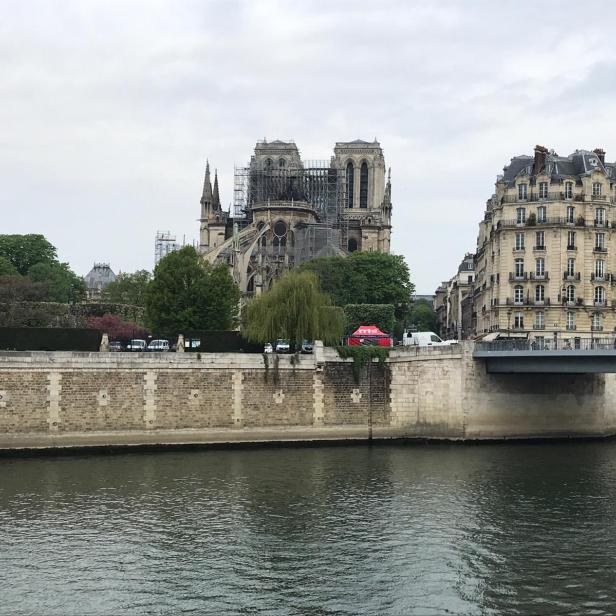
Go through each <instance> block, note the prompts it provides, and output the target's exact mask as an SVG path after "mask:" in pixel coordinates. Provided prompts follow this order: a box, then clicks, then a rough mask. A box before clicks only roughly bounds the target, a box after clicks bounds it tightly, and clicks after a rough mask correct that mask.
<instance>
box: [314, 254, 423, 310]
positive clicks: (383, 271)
mask: <svg viewBox="0 0 616 616" xmlns="http://www.w3.org/2000/svg"><path fill="white" fill-rule="evenodd" d="M302 269H303V270H308V271H313V272H315V273H316V274H317V276H318V277H319V280H320V283H321V289H322V290H323V292H325V293H327V294H329V295H330V296H331V298H332V301H333V302H334V304H336V305H337V306H346V305H347V304H393V306H394V310H395V315H396V318H397V319H402V318H403V317H404V315H406V313H407V312H408V309H409V305H410V300H411V294H412V293H413V291H414V289H415V286H414V285H413V283H412V282H411V281H410V277H409V270H408V267H407V265H406V263H405V261H404V257H402V256H399V255H392V254H387V253H383V252H354V253H353V254H352V255H350V256H348V257H321V258H318V259H313V260H311V261H308V262H306V263H305V264H303V265H302Z"/></svg>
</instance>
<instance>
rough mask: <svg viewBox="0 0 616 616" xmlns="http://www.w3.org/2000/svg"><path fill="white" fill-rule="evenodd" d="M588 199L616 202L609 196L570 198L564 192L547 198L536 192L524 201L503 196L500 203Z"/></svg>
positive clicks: (531, 193) (589, 195)
mask: <svg viewBox="0 0 616 616" xmlns="http://www.w3.org/2000/svg"><path fill="white" fill-rule="evenodd" d="M587 196H588V197H589V199H590V200H592V201H607V202H608V203H615V202H616V200H615V198H614V197H612V196H611V195H593V194H588V195H587V194H586V193H582V194H574V195H572V196H571V197H568V196H566V193H565V191H556V192H548V194H547V197H542V196H540V193H539V192H538V191H531V192H529V193H528V194H527V195H526V198H525V199H521V198H520V197H519V195H517V194H514V195H503V196H502V197H501V201H500V202H501V203H537V202H541V201H577V202H578V203H579V202H583V201H587V200H588V199H586V197H587Z"/></svg>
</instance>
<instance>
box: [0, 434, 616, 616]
mask: <svg viewBox="0 0 616 616" xmlns="http://www.w3.org/2000/svg"><path fill="white" fill-rule="evenodd" d="M0 559H1V562H0V565H1V566H0V613H1V614H58V615H62V616H65V615H66V616H68V615H80V616H81V615H90V614H94V615H106V614H114V615H115V614H168V613H169V614H176V613H194V614H260V613H264V614H281V615H282V614H297V615H300V614H301V615H317V614H335V615H343V614H344V615H346V614H386V615H398V614H405V615H406V614H420V615H422V616H423V615H430V614H482V615H483V614H495V615H496V614H499V615H500V614H555V615H556V614H558V615H563V614H614V613H616V442H592V443H577V444H576V443H571V444H536V445H535V444H533V445H528V444H516V445H483V446H462V445H456V446H448V445H435V446H425V445H421V446H420V445H412V446H411V445H409V446H398V445H379V446H373V447H368V446H356V447H319V448H295V449H293V448H286V449H285V448H280V449H263V450H243V451H242V450H233V451H220V450H218V451H200V452H196V451H192V452H182V453H178V452H163V453H155V454H144V453H140V454H125V455H112V456H101V455H94V456H88V457H85V456H84V457H61V458H30V459H0Z"/></svg>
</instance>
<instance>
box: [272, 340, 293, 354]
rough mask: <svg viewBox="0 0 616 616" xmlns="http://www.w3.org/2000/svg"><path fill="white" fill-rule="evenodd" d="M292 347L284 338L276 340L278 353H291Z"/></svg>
mask: <svg viewBox="0 0 616 616" xmlns="http://www.w3.org/2000/svg"><path fill="white" fill-rule="evenodd" d="M290 352H291V345H290V344H289V341H288V340H284V339H283V338H278V340H276V353H290Z"/></svg>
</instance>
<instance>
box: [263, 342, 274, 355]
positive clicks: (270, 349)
mask: <svg viewBox="0 0 616 616" xmlns="http://www.w3.org/2000/svg"><path fill="white" fill-rule="evenodd" d="M263 352H264V353H273V352H274V347H273V346H272V344H271V343H270V342H268V343H267V344H266V345H265V346H264V347H263Z"/></svg>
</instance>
